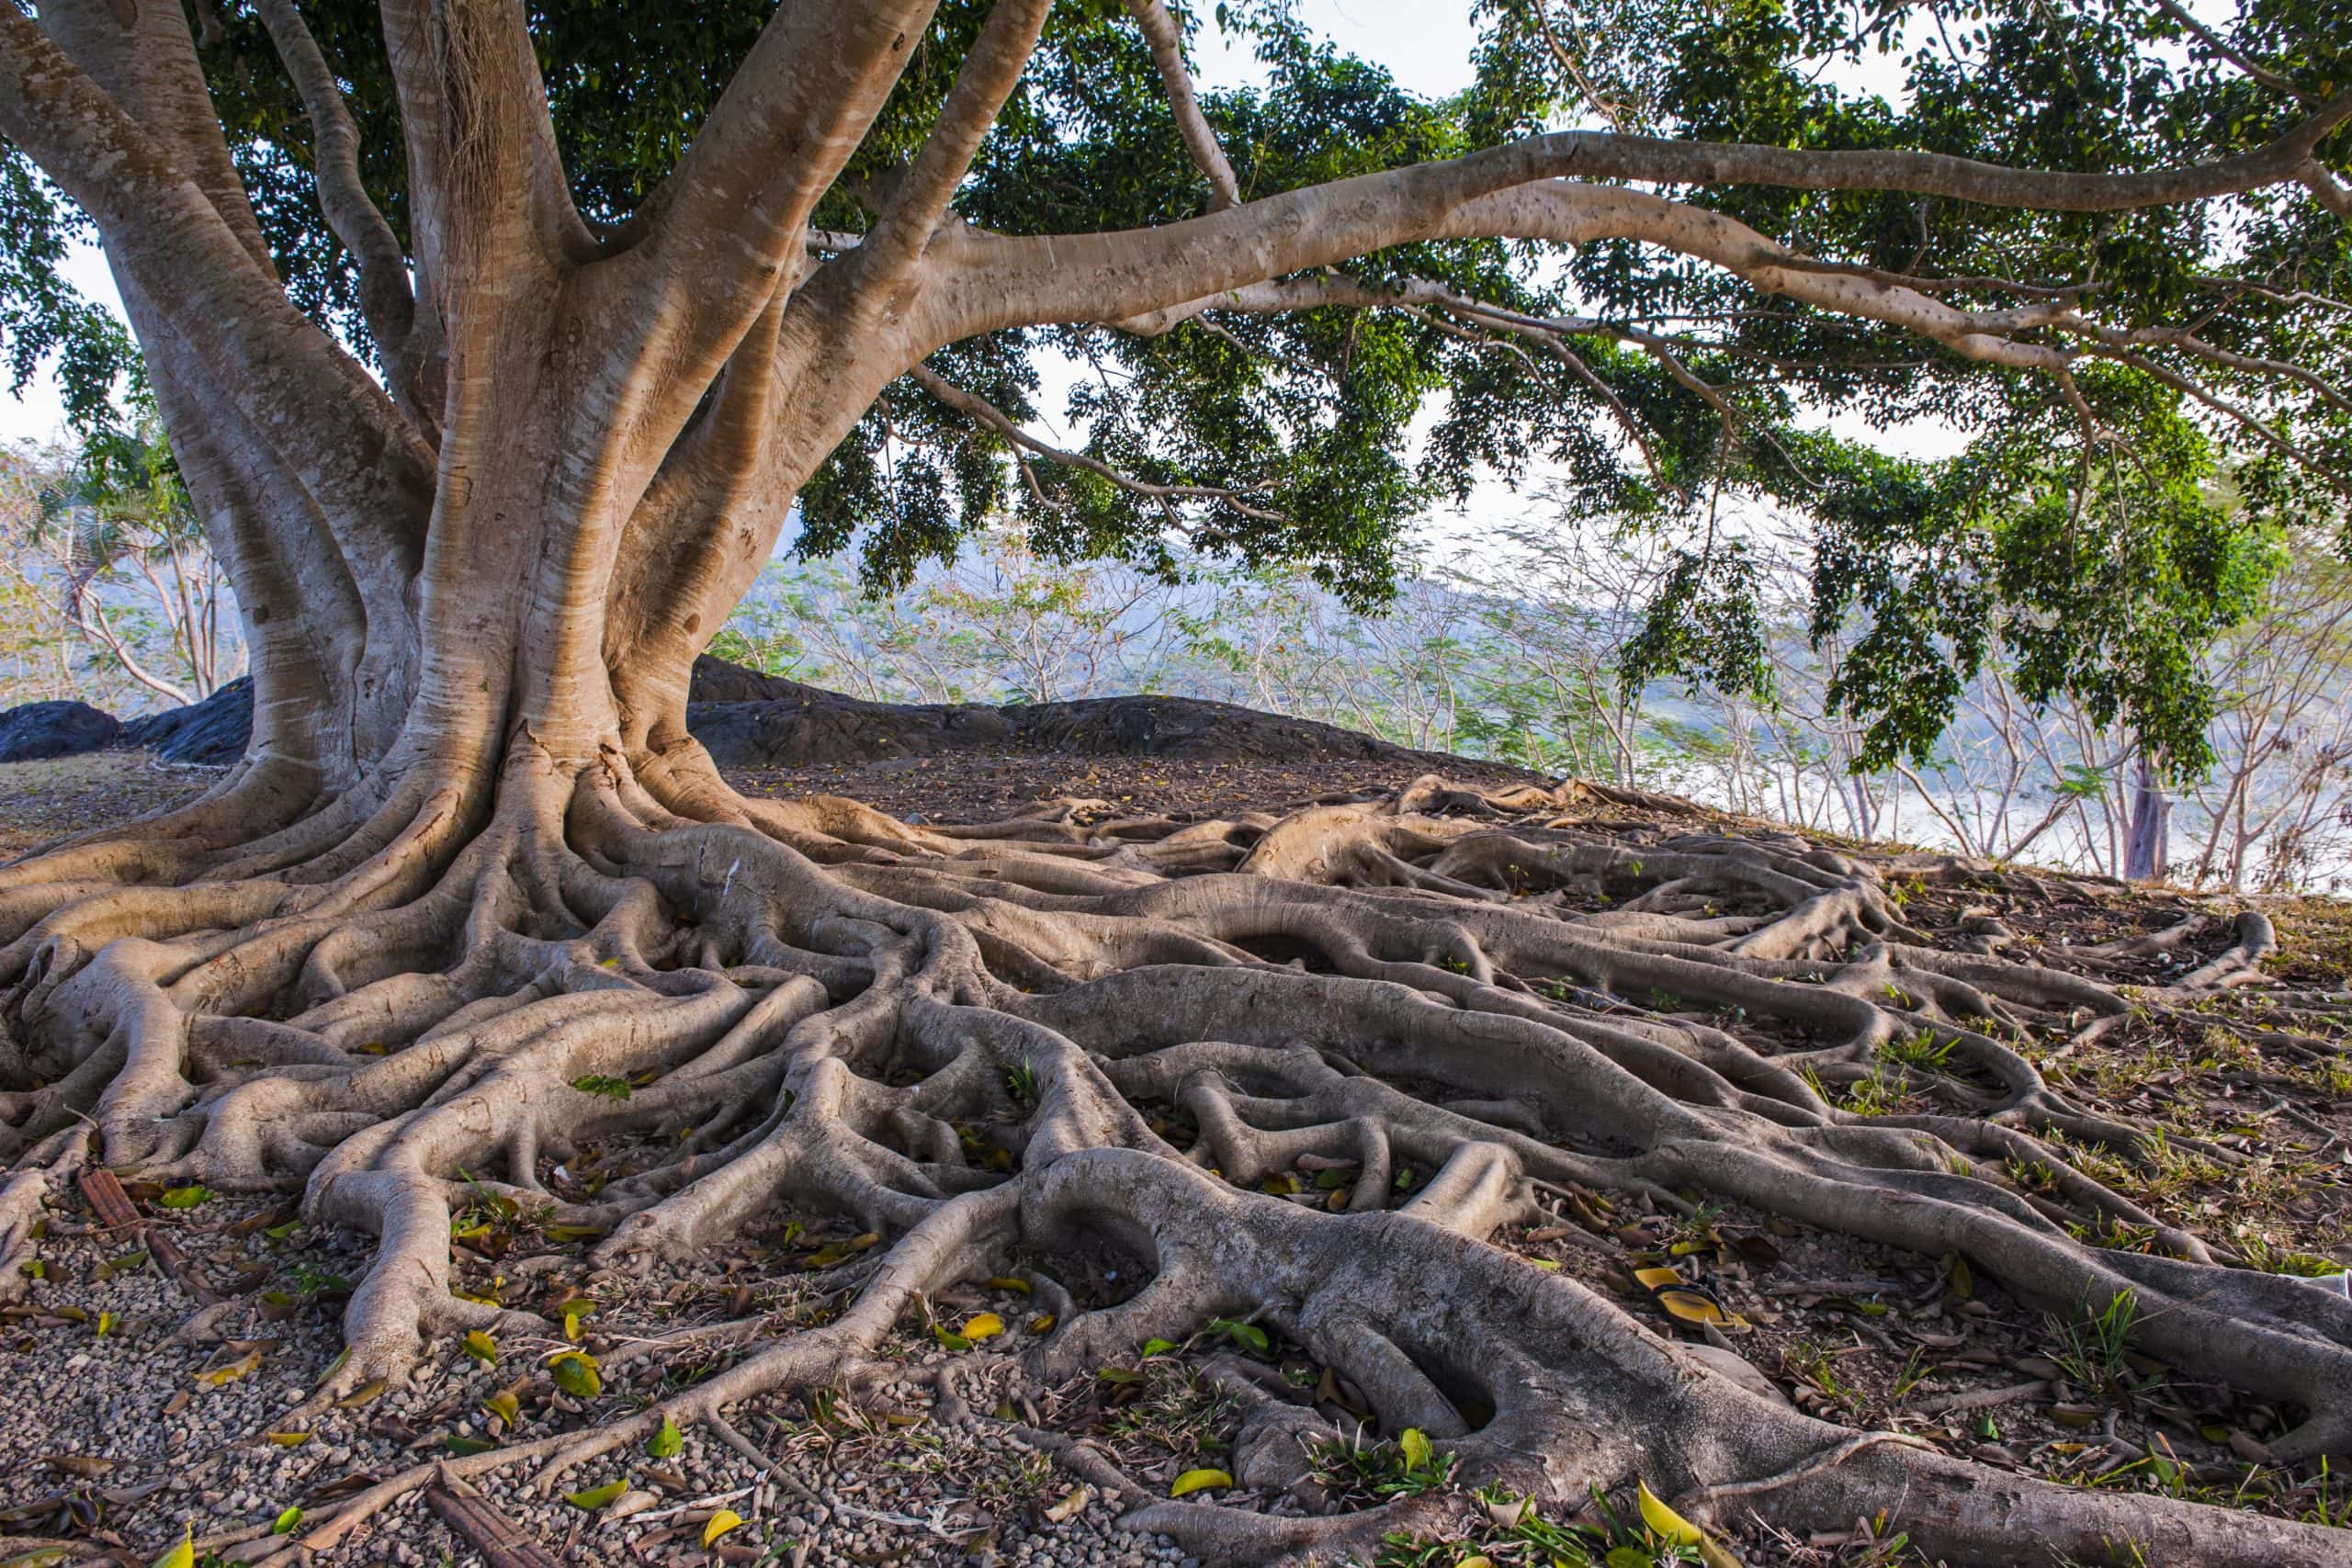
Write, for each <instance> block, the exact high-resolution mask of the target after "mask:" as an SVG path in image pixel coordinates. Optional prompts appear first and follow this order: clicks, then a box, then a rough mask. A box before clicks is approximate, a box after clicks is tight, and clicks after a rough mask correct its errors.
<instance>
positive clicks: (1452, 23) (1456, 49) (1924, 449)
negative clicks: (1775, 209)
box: [0, 0, 1957, 536]
mask: <svg viewBox="0 0 2352 1568" xmlns="http://www.w3.org/2000/svg"><path fill="white" fill-rule="evenodd" d="M1298 11H1299V14H1300V16H1301V17H1302V18H1303V19H1304V20H1305V21H1306V23H1307V24H1309V25H1310V26H1311V27H1313V28H1317V29H1319V30H1320V31H1321V32H1322V33H1323V34H1324V35H1325V36H1328V37H1329V38H1330V39H1333V40H1334V41H1335V42H1336V43H1338V45H1339V46H1340V48H1342V49H1344V50H1348V51H1352V52H1354V53H1356V54H1359V55H1362V56H1363V57H1364V58H1365V59H1367V60H1372V61H1375V62H1379V63H1380V64H1382V65H1384V66H1385V67H1387V69H1388V70H1389V72H1390V73H1392V74H1393V75H1394V76H1395V77H1396V79H1397V83H1398V84H1399V85H1402V86H1404V87H1407V88H1408V89H1410V90H1411V91H1413V92H1416V93H1419V94H1422V95H1424V96H1430V97H1442V96H1446V95H1448V94H1451V93H1455V92H1459V91H1460V90H1461V89H1463V88H1464V87H1465V86H1467V85H1469V84H1470V81H1471V74H1472V73H1471V67H1470V51H1471V50H1472V48H1473V47H1474V46H1475V45H1476V41H1477V32H1476V28H1474V27H1473V26H1472V25H1471V20H1470V9H1469V7H1468V6H1466V5H1459V4H1442V3H1437V0H1299V4H1298ZM1199 42H1200V51H1199V58H1198V62H1197V63H1198V67H1199V70H1200V73H1201V76H1202V78H1203V80H1204V82H1205V83H1207V84H1209V85H1238V84H1241V83H1244V82H1251V83H1254V82H1259V81H1262V80H1263V71H1262V67H1261V66H1260V64H1259V63H1258V62H1257V61H1256V60H1255V59H1254V58H1253V57H1252V56H1251V55H1250V52H1249V51H1248V49H1247V48H1246V47H1237V46H1235V45H1234V44H1233V43H1231V42H1230V41H1229V40H1227V39H1225V38H1223V36H1222V35H1220V34H1218V33H1217V31H1216V28H1215V26H1214V25H1211V26H1208V27H1204V28H1203V29H1202V32H1201V34H1200V39H1199ZM66 272H67V275H68V276H70V277H71V278H72V279H73V280H74V283H75V285H76V286H78V287H79V288H81V289H82V290H83V292H84V293H85V294H86V295H88V296H89V297H90V298H91V299H97V300H100V301H103V302H104V303H106V304H107V305H108V306H111V307H114V308H116V309H118V310H119V297H118V296H117V294H116V293H115V288H114V282H113V279H112V278H111V277H109V276H107V266H106V261H105V258H104V257H103V256H101V255H100V254H98V253H97V251H96V248H95V247H89V246H84V247H81V248H79V249H78V250H77V251H76V252H75V254H74V255H73V256H72V258H71V259H70V260H69V262H68V263H67V266H66ZM1059 390H1060V389H1059V388H1058V387H1056V386H1053V385H1051V384H1050V378H1049V386H1048V391H1049V394H1052V395H1050V396H1049V398H1048V399H1047V400H1046V403H1045V406H1046V408H1047V409H1049V410H1057V409H1058V408H1059V406H1060V399H1059V396H1058V392H1059ZM63 423H64V411H63V408H62V405H61V403H60V401H59V400H58V396H57V390H56V388H55V386H54V384H53V383H52V381H51V379H50V378H48V377H47V376H42V377H40V378H36V380H35V381H34V382H33V383H32V384H30V385H28V387H26V389H25V390H24V395H23V396H22V397H21V398H14V399H11V398H7V397H6V396H5V395H0V440H9V441H14V440H18V439H22V438H26V437H33V438H44V437H48V436H51V435H53V434H56V433H58V432H59V431H60V430H61V429H62V426H63ZM1834 423H1840V424H1842V423H1843V422H1842V421H1839V422H1834ZM1851 434H1860V429H1859V427H1857V428H1856V429H1855V430H1854V431H1852V432H1851ZM1906 434H1913V433H1906ZM1908 444H1909V445H1911V446H1913V447H1914V449H1915V450H1917V451H1919V452H1921V453H1922V454H1923V455H1925V454H1933V453H1940V452H1944V451H1949V450H1951V448H1952V447H1954V446H1956V445H1957V443H1956V441H1955V440H1954V438H1953V435H1952V433H1951V432H1950V431H1949V430H1945V429H1941V428H1937V427H1925V428H1920V429H1918V430H1917V432H1916V435H1915V438H1914V439H1912V440H1910V441H1909V443H1908ZM1526 505H1527V502H1526V500H1525V498H1524V497H1523V496H1515V495H1513V494H1512V493H1511V492H1510V491H1508V490H1506V489H1504V488H1503V487H1502V486H1501V485H1499V484H1494V485H1487V486H1484V487H1482V488H1481V491H1480V493H1479V495H1478V496H1476V498H1474V500H1473V502H1472V503H1471V506H1470V508H1469V511H1470V513H1472V514H1474V515H1476V516H1477V517H1480V518H1482V519H1485V520H1487V521H1494V520H1499V519H1500V518H1503V517H1508V516H1511V515H1514V514H1516V513H1519V512H1521V510H1522V509H1523V508H1524V507H1525V506H1526ZM1433 521H1439V526H1438V528H1437V529H1436V530H1435V532H1437V533H1438V534H1440V535H1441V536H1443V535H1449V534H1453V532H1454V531H1455V530H1454V528H1453V527H1452V526H1448V525H1446V523H1445V522H1444V521H1442V520H1433Z"/></svg>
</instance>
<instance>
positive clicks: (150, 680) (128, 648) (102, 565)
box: [12, 413, 236, 705]
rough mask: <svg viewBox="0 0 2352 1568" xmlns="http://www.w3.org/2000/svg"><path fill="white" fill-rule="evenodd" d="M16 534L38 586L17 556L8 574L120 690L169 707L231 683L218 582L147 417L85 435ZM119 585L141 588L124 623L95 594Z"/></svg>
mask: <svg viewBox="0 0 2352 1568" xmlns="http://www.w3.org/2000/svg"><path fill="white" fill-rule="evenodd" d="M17 528H18V536H19V538H20V540H21V542H22V544H23V545H24V546H25V547H26V549H25V555H26V556H27V557H29V558H31V559H33V560H35V561H38V562H40V581H34V580H33V578H32V577H31V576H28V574H27V570H26V563H25V561H24V559H23V558H19V559H18V560H17V562H15V563H13V565H12V570H13V571H14V573H15V575H17V577H18V578H19V579H21V580H22V581H24V583H25V585H26V587H27V588H28V590H29V591H31V592H40V593H43V594H45V596H47V597H50V598H52V599H53V600H54V601H55V609H54V612H53V613H54V615H56V617H57V618H58V620H59V621H61V622H62V624H63V625H64V626H68V627H71V628H72V630H73V632H74V635H75V636H76V637H78V638H79V639H80V640H81V641H82V642H83V644H84V645H85V647H87V648H88V649H90V650H91V652H92V653H94V654H96V656H98V657H99V659H100V660H102V661H106V662H110V663H111V664H113V665H114V666H115V667H116V668H119V670H120V671H122V672H123V673H124V674H125V675H127V676H128V677H130V680H131V682H134V683H135V684H137V685H138V686H141V687H142V688H144V689H145V690H146V691H147V692H148V693H150V694H152V695H153V696H157V697H161V698H163V699H164V701H165V702H167V703H171V704H174V705H181V704H186V703H189V702H193V701H196V700H198V698H202V697H207V696H209V695H211V694H212V692H213V690H214V689H215V688H216V687H218V686H219V685H220V683H221V682H223V681H224V680H229V679H233V678H234V676H235V673H236V671H235V670H234V668H233V654H232V649H230V648H229V647H226V646H224V644H231V643H233V639H234V636H235V630H234V628H233V627H232V626H226V625H224V616H223V610H222V600H223V599H224V598H225V597H226V593H225V590H226V588H227V586H228V585H227V582H226V581H225V580H224V579H223V577H222V576H221V572H220V562H219V561H218V560H217V559H216V558H214V556H213V554H212V551H211V548H210V546H209V543H208V542H207V540H206V539H205V536H204V530H203V528H202V527H201V526H200V525H198V522H197V519H196V514H195V513H194V511H193V510H192V509H191V508H190V506H189V503H188V496H187V490H186V488H185V487H183V486H182V485H181V483H180V480H179V474H178V472H177V470H176V468H175V466H174V464H173V461H172V452H171V448H170V446H168V445H166V444H165V442H164V434H163V430H162V428H161V426H160V425H159V424H157V423H156V422H155V420H154V419H153V415H152V413H151V414H149V415H147V416H146V417H144V418H142V419H141V420H139V421H138V422H137V423H136V424H135V425H134V426H133V427H132V428H130V429H124V428H120V427H119V426H116V425H113V424H107V425H102V426H100V427H98V428H97V429H96V430H94V431H92V432H90V433H89V434H87V435H85V438H84V440H83V443H82V446H81V448H80V450H79V451H78V452H77V453H75V454H74V458H73V461H72V463H71V464H70V465H69V466H68V467H67V468H65V469H64V471H62V472H61V473H58V474H56V475H55V476H54V478H53V479H52V481H51V482H50V483H47V484H43V485H42V486H41V487H40V491H39V492H38V493H37V494H36V495H35V496H34V497H33V498H32V504H31V505H30V506H29V507H28V508H27V509H26V513H25V514H24V515H23V516H21V517H20V518H18V519H17ZM126 580H131V581H135V582H136V584H137V587H138V588H141V589H143V590H144V592H143V594H142V595H141V598H143V600H144V603H143V604H134V606H132V607H131V609H130V615H128V617H127V621H128V624H125V622H126V617H125V616H124V613H123V612H124V607H123V606H122V605H121V604H119V603H118V604H113V605H111V606H110V605H109V604H107V598H106V594H105V592H104V591H105V590H106V589H107V588H109V587H112V586H115V585H117V584H119V583H121V582H123V581H126ZM157 628H160V634H159V635H158V632H157ZM157 643H160V644H161V647H160V648H156V647H154V646H153V645H155V644H157ZM158 654H161V655H163V656H164V658H162V659H159V658H158V657H157V655H158ZM166 660H168V661H167V662H166Z"/></svg>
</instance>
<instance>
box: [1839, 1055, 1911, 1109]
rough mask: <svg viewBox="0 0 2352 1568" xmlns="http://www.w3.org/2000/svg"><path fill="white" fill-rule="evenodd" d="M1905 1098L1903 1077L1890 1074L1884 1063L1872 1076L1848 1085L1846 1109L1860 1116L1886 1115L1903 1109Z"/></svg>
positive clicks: (1873, 1068) (1876, 1067)
mask: <svg viewBox="0 0 2352 1568" xmlns="http://www.w3.org/2000/svg"><path fill="white" fill-rule="evenodd" d="M1905 1098H1906V1097H1905V1092H1904V1088H1903V1083H1902V1079H1901V1078H1900V1077H1899V1076H1891V1075H1889V1074H1888V1073H1887V1071H1886V1070H1885V1066H1884V1064H1883V1063H1882V1064H1880V1065H1879V1066H1874V1067H1872V1068H1871V1075H1870V1077H1866V1078H1857V1079H1855V1080H1854V1081H1853V1082H1852V1083H1849V1084H1848V1085H1847V1086H1846V1109H1847V1110H1849V1111H1853V1112H1854V1113H1855V1114H1856V1115H1858V1116H1884V1115H1886V1114H1888V1113H1889V1112H1891V1111H1898V1110H1900V1109H1902V1108H1903V1104H1904V1100H1905Z"/></svg>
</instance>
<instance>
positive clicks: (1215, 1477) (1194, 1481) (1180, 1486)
mask: <svg viewBox="0 0 2352 1568" xmlns="http://www.w3.org/2000/svg"><path fill="white" fill-rule="evenodd" d="M1232 1484H1233V1477H1231V1476H1230V1475H1227V1473H1226V1472H1223V1471H1221V1470H1188V1471H1186V1472H1184V1473H1183V1474H1182V1475H1180V1476H1178V1477H1177V1478H1176V1484H1175V1485H1173V1486H1170V1488H1169V1489H1168V1495H1170V1497H1182V1496H1187V1495H1190V1494H1192V1493H1194V1492H1207V1491H1212V1490H1221V1489H1223V1488H1225V1487H1227V1486H1230V1485H1232Z"/></svg>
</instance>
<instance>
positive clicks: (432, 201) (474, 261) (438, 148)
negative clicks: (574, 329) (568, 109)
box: [380, 0, 596, 321]
mask: <svg viewBox="0 0 2352 1568" xmlns="http://www.w3.org/2000/svg"><path fill="white" fill-rule="evenodd" d="M380 9H381V11H382V13H383V18H384V46H385V52H386V54H387V56H388V57H389V59H390V62H391V67H392V85H393V87H394V90H395V91H396V92H397V94H398V95H399V98H400V109H401V130H402V132H403V134H404V136H405V137H406V141H407V150H408V161H409V234H410V238H411V241H412V243H413V244H414V246H415V254H416V259H417V264H418V270H419V272H420V273H421V274H422V275H423V276H424V280H425V282H426V285H427V287H428V288H429V289H435V290H446V289H447V287H448V285H449V281H450V280H451V279H454V278H455V277H457V276H459V275H461V274H464V273H468V272H469V271H471V270H472V269H474V268H477V267H480V268H493V267H498V266H502V265H507V266H511V265H515V264H517V263H520V262H523V261H525V260H526V258H527V259H528V260H532V261H536V262H537V263H538V264H539V265H541V266H542V267H551V266H552V265H555V264H557V263H559V262H561V261H565V260H570V261H575V262H578V261H585V260H587V259H589V258H590V257H592V256H593V255H594V254H595V253H596V242H595V239H594V236H593V235H591V234H590V233H589V231H588V226H587V224H586V223H585V222H583V221H582V220H581V217H580V212H579V209H578V208H576V207H575V206H573V205H572V200H571V186H570V183H569V182H568V181H567V180H566V179H565V177H564V173H563V163H562V160H561V158H560V157H559V156H558V155H557V152H556V143H555V125H554V122H553V121H552V120H551V119H550V118H548V96H547V85H546V83H545V82H543V81H542V80H541V79H540V76H539V65H538V57H537V54H536V53H535V52H534V51H533V50H532V47H531V37H530V32H529V28H528V27H527V25H526V20H525V17H524V13H523V7H522V6H520V5H517V4H515V3H514V0H381V4H380ZM431 303H432V305H433V306H434V307H435V308H436V310H437V315H438V317H439V319H440V320H442V321H452V320H454V319H455V314H456V312H455V311H454V310H453V309H452V305H453V303H454V301H453V300H452V299H449V298H447V297H444V298H441V299H435V300H433V301H431Z"/></svg>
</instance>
